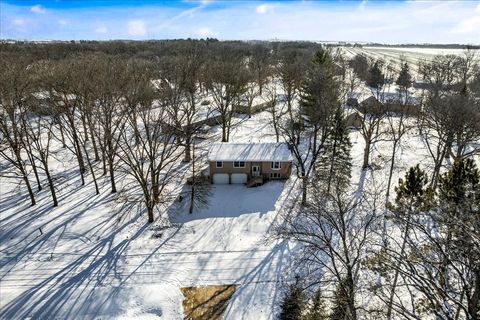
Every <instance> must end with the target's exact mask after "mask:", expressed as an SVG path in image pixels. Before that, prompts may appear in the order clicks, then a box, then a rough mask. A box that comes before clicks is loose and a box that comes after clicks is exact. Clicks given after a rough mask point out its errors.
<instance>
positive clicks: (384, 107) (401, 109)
mask: <svg viewBox="0 0 480 320" xmlns="http://www.w3.org/2000/svg"><path fill="white" fill-rule="evenodd" d="M356 109H357V110H358V111H360V112H362V113H369V114H383V113H397V114H400V113H403V114H405V115H413V116H415V115H418V114H419V113H420V111H421V105H420V99H419V98H418V97H414V96H411V95H409V96H408V97H405V95H403V94H398V93H391V92H384V93H382V94H381V95H380V96H379V97H378V98H377V97H375V96H373V95H372V96H370V97H368V98H367V99H365V100H363V101H362V102H361V103H360V104H359V105H358V106H357V107H356Z"/></svg>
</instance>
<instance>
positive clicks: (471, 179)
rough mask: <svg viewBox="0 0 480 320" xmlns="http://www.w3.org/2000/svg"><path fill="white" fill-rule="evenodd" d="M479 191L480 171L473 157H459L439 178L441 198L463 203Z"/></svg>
mask: <svg viewBox="0 0 480 320" xmlns="http://www.w3.org/2000/svg"><path fill="white" fill-rule="evenodd" d="M478 191H479V172H478V169H477V167H476V165H475V162H474V161H473V160H472V159H463V158H459V159H457V160H455V162H454V164H453V166H452V168H451V169H450V170H449V171H448V172H446V173H445V174H443V175H442V176H440V178H439V187H438V192H439V197H440V199H441V200H444V201H448V202H451V203H454V204H456V205H461V204H462V202H465V201H468V200H470V199H474V198H475V197H476V196H478Z"/></svg>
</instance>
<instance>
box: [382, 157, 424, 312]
mask: <svg viewBox="0 0 480 320" xmlns="http://www.w3.org/2000/svg"><path fill="white" fill-rule="evenodd" d="M427 183H428V176H427V173H426V172H425V171H423V170H422V169H420V167H419V165H418V164H417V165H416V166H415V167H411V168H410V169H409V170H408V172H407V173H406V174H405V180H403V179H399V180H398V186H397V187H395V192H396V193H397V197H396V199H395V207H393V208H391V209H392V211H393V212H394V218H395V219H396V220H397V222H398V223H399V224H400V225H401V226H402V227H403V235H402V244H401V247H400V253H399V255H398V256H397V257H396V258H398V259H401V260H403V259H405V256H406V249H407V242H408V238H409V235H410V232H411V228H412V225H411V224H412V216H413V215H414V214H416V213H419V212H420V211H422V210H424V209H426V208H427V205H428V204H429V203H430V201H431V196H432V192H431V189H429V188H428V187H427ZM398 277H399V269H398V268H396V269H395V272H394V275H393V282H392V285H391V288H390V295H389V299H388V301H387V314H386V315H387V319H391V316H392V311H393V309H392V304H393V299H394V296H395V291H396V288H397V283H398Z"/></svg>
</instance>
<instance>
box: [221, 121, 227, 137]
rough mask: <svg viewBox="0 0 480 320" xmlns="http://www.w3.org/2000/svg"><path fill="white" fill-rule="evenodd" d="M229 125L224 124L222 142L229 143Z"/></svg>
mask: <svg viewBox="0 0 480 320" xmlns="http://www.w3.org/2000/svg"><path fill="white" fill-rule="evenodd" d="M227 141H228V140H227V125H226V123H225V122H224V123H223V124H222V142H227Z"/></svg>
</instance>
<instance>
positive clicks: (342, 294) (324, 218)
mask: <svg viewBox="0 0 480 320" xmlns="http://www.w3.org/2000/svg"><path fill="white" fill-rule="evenodd" d="M314 188H315V187H314ZM377 200H378V199H377V197H376V196H368V197H367V196H365V197H364V199H363V200H361V201H358V200H356V199H354V197H351V196H350V195H347V192H345V190H341V189H336V188H334V189H333V190H332V192H330V193H325V192H324V191H323V190H317V191H315V192H313V197H312V198H311V199H310V205H309V206H308V207H303V209H300V211H299V212H298V213H297V212H290V213H287V214H286V216H285V223H284V224H282V226H280V227H279V229H278V232H279V234H280V235H281V236H282V237H285V238H288V239H292V240H295V241H298V242H299V243H301V244H302V245H304V247H305V248H304V249H303V250H302V251H301V252H302V255H301V256H300V258H299V260H298V261H297V264H298V265H299V266H300V268H301V270H302V271H303V272H304V278H305V282H307V283H306V285H307V286H321V287H322V290H323V292H328V291H330V292H332V293H331V294H330V295H329V298H330V300H331V301H332V302H333V301H334V300H337V301H336V303H337V304H340V305H341V307H342V310H343V312H342V319H357V318H358V312H359V309H360V306H359V305H358V303H357V301H358V300H357V298H358V296H357V295H358V293H359V292H360V291H361V290H362V286H361V285H360V275H359V273H360V269H361V266H362V263H363V261H364V260H365V259H366V257H367V251H368V249H369V247H370V246H371V245H372V243H373V238H374V233H375V229H376V226H377V224H376V221H377V210H376V206H377ZM335 288H336V291H337V294H336V296H335V295H334V294H333V291H334V289H335Z"/></svg>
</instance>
